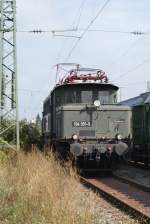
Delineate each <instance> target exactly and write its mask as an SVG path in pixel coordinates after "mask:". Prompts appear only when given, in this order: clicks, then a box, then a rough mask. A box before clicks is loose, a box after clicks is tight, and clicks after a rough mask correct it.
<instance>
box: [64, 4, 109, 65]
mask: <svg viewBox="0 0 150 224" xmlns="http://www.w3.org/2000/svg"><path fill="white" fill-rule="evenodd" d="M110 1H111V0H107V1H106V2H105V3H104V5H103V6H102V7H101V8H100V10H99V11H98V13H97V14H96V16H95V17H94V18H93V19H92V20H91V21H90V23H89V24H88V26H87V27H86V29H85V30H84V31H83V33H82V35H81V37H80V38H79V39H78V40H77V41H76V42H75V44H74V45H73V47H72V49H71V50H70V52H69V54H68V56H67V57H66V60H65V61H68V59H69V58H70V57H71V55H72V53H73V51H74V50H75V48H76V47H77V45H78V43H79V42H80V40H81V39H82V38H83V37H84V35H85V34H86V32H87V31H88V30H89V28H90V27H91V26H92V25H93V23H94V22H95V20H96V19H97V18H98V17H99V16H100V14H101V13H102V12H103V10H104V9H105V7H106V6H107V4H108V3H109V2H110Z"/></svg>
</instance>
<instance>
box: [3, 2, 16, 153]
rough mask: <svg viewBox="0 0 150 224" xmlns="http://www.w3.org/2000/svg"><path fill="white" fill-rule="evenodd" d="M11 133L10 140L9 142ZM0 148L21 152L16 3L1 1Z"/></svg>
mask: <svg viewBox="0 0 150 224" xmlns="http://www.w3.org/2000/svg"><path fill="white" fill-rule="evenodd" d="M10 130H13V132H12V131H11V133H13V134H10V136H9V139H5V136H6V135H7V133H8V132H9V131H10ZM0 144H2V145H6V146H7V147H8V148H13V149H17V150H19V148H20V142H19V117H18V83H17V57H16V0H8V1H7V0H0Z"/></svg>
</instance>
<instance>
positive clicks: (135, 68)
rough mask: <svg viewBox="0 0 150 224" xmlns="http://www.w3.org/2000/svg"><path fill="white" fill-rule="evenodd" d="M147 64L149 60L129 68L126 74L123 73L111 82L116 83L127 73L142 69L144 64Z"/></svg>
mask: <svg viewBox="0 0 150 224" xmlns="http://www.w3.org/2000/svg"><path fill="white" fill-rule="evenodd" d="M148 62H150V58H149V59H146V60H144V61H143V62H141V63H140V64H138V65H136V66H134V67H133V68H131V69H130V70H128V71H127V72H124V73H123V74H121V75H119V76H117V77H116V79H115V80H113V81H118V79H121V78H124V77H125V76H127V75H128V74H129V73H131V72H133V71H135V70H137V69H138V68H140V67H142V66H143V65H144V64H146V63H148Z"/></svg>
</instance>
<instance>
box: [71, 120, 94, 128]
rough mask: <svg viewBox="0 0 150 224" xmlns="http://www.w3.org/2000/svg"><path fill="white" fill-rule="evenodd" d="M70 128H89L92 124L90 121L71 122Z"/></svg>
mask: <svg viewBox="0 0 150 224" xmlns="http://www.w3.org/2000/svg"><path fill="white" fill-rule="evenodd" d="M72 126H73V127H91V126H92V123H91V121H73V122H72Z"/></svg>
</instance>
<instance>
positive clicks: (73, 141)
mask: <svg viewBox="0 0 150 224" xmlns="http://www.w3.org/2000/svg"><path fill="white" fill-rule="evenodd" d="M59 66H60V65H58V66H57V68H59ZM117 91H118V87H117V86H115V85H113V84H111V83H109V81H108V78H107V76H106V74H105V73H104V72H103V71H102V70H100V69H88V68H82V67H81V66H79V65H75V67H74V68H73V69H71V70H69V71H68V72H67V74H66V75H65V77H64V78H62V80H61V81H59V83H58V84H56V86H55V87H54V88H53V90H52V91H51V93H50V94H49V96H48V97H47V98H46V99H45V101H44V105H43V140H44V144H45V145H47V146H48V147H50V148H51V149H53V150H57V152H58V153H59V154H60V155H61V156H62V158H66V157H68V156H70V158H72V160H73V162H74V164H75V165H76V166H77V167H78V168H80V169H81V170H84V171H88V170H98V171H99V170H111V169H113V168H114V167H116V165H117V161H118V159H119V158H120V157H122V156H124V155H125V153H126V152H127V151H128V150H129V147H130V144H131V139H132V131H131V115H132V113H131V109H130V107H128V106H120V105H117Z"/></svg>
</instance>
